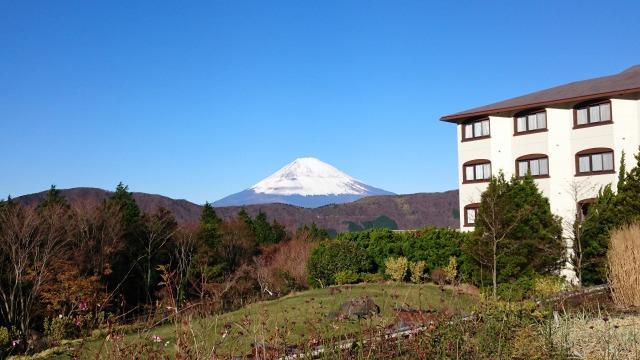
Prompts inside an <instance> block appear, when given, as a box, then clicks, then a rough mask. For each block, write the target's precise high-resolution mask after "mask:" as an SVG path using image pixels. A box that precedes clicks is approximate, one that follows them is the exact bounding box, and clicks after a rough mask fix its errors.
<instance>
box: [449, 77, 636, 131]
mask: <svg viewBox="0 0 640 360" xmlns="http://www.w3.org/2000/svg"><path fill="white" fill-rule="evenodd" d="M633 92H640V65H635V66H632V67H630V68H628V69H627V70H625V71H623V72H621V73H619V74H615V75H610V76H603V77H599V78H595V79H590V80H583V81H576V82H572V83H569V84H566V85H560V86H556V87H553V88H551V89H546V90H541V91H538V92H534V93H531V94H528V95H524V96H519V97H515V98H512V99H509V100H504V101H500V102H497V103H494V104H490V105H485V106H481V107H477V108H474V109H470V110H465V111H462V112H459V113H455V114H451V115H446V116H443V117H442V118H441V119H440V120H443V121H450V122H461V121H464V120H468V119H470V118H474V117H478V116H487V115H490V114H495V113H499V112H508V111H518V110H524V109H527V108H533V107H541V106H546V105H553V104H559V103H569V102H577V101H584V100H589V99H594V98H599V97H608V96H614V95H622V94H628V93H633Z"/></svg>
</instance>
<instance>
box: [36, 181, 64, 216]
mask: <svg viewBox="0 0 640 360" xmlns="http://www.w3.org/2000/svg"><path fill="white" fill-rule="evenodd" d="M52 205H60V206H63V207H65V208H69V203H68V202H67V199H65V198H64V196H62V193H61V192H60V190H58V189H56V186H55V185H51V188H50V189H49V191H47V194H46V195H45V197H44V199H43V200H42V201H41V202H40V203H39V204H38V207H37V209H38V210H39V211H42V210H44V209H46V208H47V207H49V206H52Z"/></svg>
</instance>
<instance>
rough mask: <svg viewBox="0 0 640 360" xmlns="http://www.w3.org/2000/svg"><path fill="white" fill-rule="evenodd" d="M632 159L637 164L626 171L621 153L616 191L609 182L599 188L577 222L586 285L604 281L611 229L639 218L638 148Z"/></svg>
mask: <svg viewBox="0 0 640 360" xmlns="http://www.w3.org/2000/svg"><path fill="white" fill-rule="evenodd" d="M635 159H636V166H635V167H634V168H633V169H631V170H630V171H628V172H627V171H626V168H625V165H624V156H623V157H622V159H621V162H620V167H619V170H618V171H619V174H618V181H619V183H618V184H617V188H618V192H617V193H614V191H613V189H612V187H611V185H607V186H605V187H604V188H602V189H601V190H600V192H599V193H598V197H597V198H596V200H595V202H594V203H593V204H591V206H590V207H589V213H588V214H587V216H586V218H585V220H584V222H583V223H582V224H581V225H580V226H581V227H582V229H581V230H582V237H583V239H584V245H583V248H584V250H583V258H584V262H585V266H584V275H583V282H584V283H585V284H586V285H590V284H602V283H605V282H606V281H607V274H606V253H607V249H608V244H609V237H610V234H611V231H613V230H615V229H616V228H619V227H621V226H624V225H626V224H630V223H631V222H633V221H636V220H637V219H639V218H640V195H639V194H640V151H639V152H638V154H636V156H635Z"/></svg>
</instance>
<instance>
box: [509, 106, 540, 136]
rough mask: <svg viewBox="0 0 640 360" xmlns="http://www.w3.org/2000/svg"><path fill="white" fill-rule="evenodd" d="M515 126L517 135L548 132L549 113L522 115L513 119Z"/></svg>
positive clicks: (537, 111) (536, 112)
mask: <svg viewBox="0 0 640 360" xmlns="http://www.w3.org/2000/svg"><path fill="white" fill-rule="evenodd" d="M513 126H514V132H513V133H514V134H515V135H522V134H528V133H535V132H541V131H547V111H546V110H536V111H529V112H526V113H520V114H518V115H516V116H515V117H514V118H513Z"/></svg>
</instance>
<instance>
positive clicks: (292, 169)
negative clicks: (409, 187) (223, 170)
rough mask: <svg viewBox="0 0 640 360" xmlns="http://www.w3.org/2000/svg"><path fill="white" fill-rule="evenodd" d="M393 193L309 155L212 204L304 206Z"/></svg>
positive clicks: (336, 202) (315, 205)
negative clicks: (370, 184)
mask: <svg viewBox="0 0 640 360" xmlns="http://www.w3.org/2000/svg"><path fill="white" fill-rule="evenodd" d="M392 194H393V193H391V192H388V191H385V190H381V189H378V188H375V187H372V186H369V185H366V184H364V183H362V182H360V181H359V180H357V179H355V178H353V177H351V176H349V175H347V174H345V173H343V172H342V171H340V170H338V169H336V168H335V167H333V166H331V165H329V164H327V163H325V162H322V161H320V160H318V159H316V158H313V157H304V158H299V159H296V160H294V161H293V162H291V163H289V164H287V165H286V166H285V167H283V168H282V169H280V170H278V171H276V172H275V173H273V175H271V176H269V177H267V178H266V179H264V180H262V181H260V182H259V183H257V184H255V185H254V186H252V187H251V188H249V189H247V190H244V191H241V192H239V193H237V194H233V195H230V196H227V197H226V198H224V199H220V200H218V201H216V202H215V203H214V205H216V206H230V205H251V204H265V203H285V204H291V205H297V206H304V207H317V206H322V205H327V204H332V203H335V204H339V203H345V202H351V201H355V200H358V199H360V198H363V197H365V196H372V195H392Z"/></svg>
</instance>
